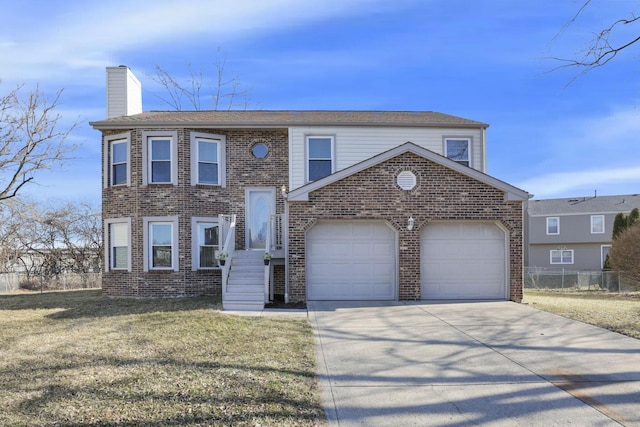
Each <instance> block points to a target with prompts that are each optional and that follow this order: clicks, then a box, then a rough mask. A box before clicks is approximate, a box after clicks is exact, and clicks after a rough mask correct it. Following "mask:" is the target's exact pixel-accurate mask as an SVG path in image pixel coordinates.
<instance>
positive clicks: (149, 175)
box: [142, 131, 178, 185]
mask: <svg viewBox="0 0 640 427" xmlns="http://www.w3.org/2000/svg"><path fill="white" fill-rule="evenodd" d="M142 138H143V141H145V150H144V151H143V159H142V160H143V166H142V167H143V175H142V184H143V185H147V184H173V185H176V184H178V148H177V139H178V133H177V132H176V131H168V132H162V131H145V132H143V133H142Z"/></svg>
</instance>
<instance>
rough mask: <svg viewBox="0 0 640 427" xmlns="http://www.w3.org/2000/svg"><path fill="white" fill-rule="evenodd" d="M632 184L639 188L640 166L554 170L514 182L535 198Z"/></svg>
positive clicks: (568, 194)
mask: <svg viewBox="0 0 640 427" xmlns="http://www.w3.org/2000/svg"><path fill="white" fill-rule="evenodd" d="M625 183H628V184H632V185H634V186H635V188H636V190H635V191H636V192H637V191H639V190H640V167H631V168H613V169H598V170H586V171H573V172H556V173H550V174H545V175H540V176H537V177H535V178H531V179H527V180H525V181H522V182H519V183H516V184H515V185H516V187H519V188H522V189H524V190H526V191H528V192H529V193H531V194H534V195H535V197H536V198H548V197H562V196H567V197H569V196H575V195H577V194H579V193H578V191H579V190H584V189H594V190H598V189H602V188H604V187H606V186H609V185H611V184H625Z"/></svg>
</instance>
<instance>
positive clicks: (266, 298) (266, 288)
mask: <svg viewBox="0 0 640 427" xmlns="http://www.w3.org/2000/svg"><path fill="white" fill-rule="evenodd" d="M271 218H273V215H272V216H271ZM271 218H270V221H269V222H271ZM270 247H271V227H270V226H269V227H267V238H266V239H265V245H264V259H267V256H268V254H269V255H270V252H269V249H270ZM270 273H271V262H269V263H265V265H264V303H265V304H267V303H268V302H269V294H270V292H269V286H270V285H271V284H270V283H269V276H271V274H270Z"/></svg>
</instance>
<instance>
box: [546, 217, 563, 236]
mask: <svg viewBox="0 0 640 427" xmlns="http://www.w3.org/2000/svg"><path fill="white" fill-rule="evenodd" d="M547 234H560V218H559V217H557V216H552V217H549V218H547Z"/></svg>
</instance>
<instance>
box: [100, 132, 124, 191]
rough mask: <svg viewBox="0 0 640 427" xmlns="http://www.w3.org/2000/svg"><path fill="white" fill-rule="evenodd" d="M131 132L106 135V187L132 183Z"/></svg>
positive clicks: (104, 171)
mask: <svg viewBox="0 0 640 427" xmlns="http://www.w3.org/2000/svg"><path fill="white" fill-rule="evenodd" d="M129 139H130V138H129V133H125V134H119V135H110V136H106V137H105V144H104V147H105V148H104V168H103V172H102V173H103V176H104V182H103V184H104V187H105V188H106V187H112V186H117V185H130V178H129V177H130V176H131V162H130V161H129V146H130V145H129Z"/></svg>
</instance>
